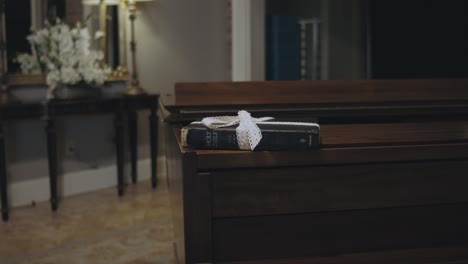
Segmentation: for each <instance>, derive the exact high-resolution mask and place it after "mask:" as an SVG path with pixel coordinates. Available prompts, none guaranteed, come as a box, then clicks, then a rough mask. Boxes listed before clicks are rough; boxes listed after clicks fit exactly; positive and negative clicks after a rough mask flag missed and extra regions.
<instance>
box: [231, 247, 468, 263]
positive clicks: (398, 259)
mask: <svg viewBox="0 0 468 264" xmlns="http://www.w3.org/2000/svg"><path fill="white" fill-rule="evenodd" d="M285 263H288V264H376V263H379V264H402V263H408V264H410V263H411V264H464V263H468V246H466V245H465V246H455V247H445V248H418V249H407V250H389V251H383V252H371V253H356V254H346V255H340V256H328V257H310V258H294V259H276V260H274V259H268V260H258V261H233V262H224V264H285Z"/></svg>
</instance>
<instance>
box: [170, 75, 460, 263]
mask: <svg viewBox="0 0 468 264" xmlns="http://www.w3.org/2000/svg"><path fill="white" fill-rule="evenodd" d="M161 105H162V107H163V109H162V110H163V112H164V118H165V121H166V138H167V140H166V141H167V146H166V157H167V165H168V184H169V191H170V197H171V206H172V209H173V219H174V228H175V250H176V255H177V259H178V262H179V263H334V264H337V263H438V264H439V263H468V80H465V79H456V80H453V79H452V80H397V81H396V80H392V81H386V80H368V81H282V82H219V83H179V84H177V85H176V87H175V95H174V96H166V97H164V98H162V104H161ZM238 110H247V111H249V112H251V113H252V116H254V117H261V116H274V117H278V118H289V119H291V120H308V119H311V118H317V120H318V122H319V123H320V125H321V147H320V148H319V149H316V150H312V151H302V152H301V151H296V152H294V151H281V152H280V151H277V152H274V151H253V152H250V151H223V150H196V149H191V148H184V147H182V146H181V145H180V127H181V126H182V125H184V124H187V123H188V122H190V121H193V120H196V119H200V118H202V117H206V116H213V115H235V114H236V112H237V111H238Z"/></svg>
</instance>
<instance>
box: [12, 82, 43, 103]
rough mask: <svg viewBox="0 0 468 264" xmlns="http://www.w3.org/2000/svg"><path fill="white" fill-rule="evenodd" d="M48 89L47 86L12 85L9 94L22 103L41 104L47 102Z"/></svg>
mask: <svg viewBox="0 0 468 264" xmlns="http://www.w3.org/2000/svg"><path fill="white" fill-rule="evenodd" d="M48 88H49V87H48V86H47V85H46V84H25V85H11V86H10V87H8V94H9V95H10V96H11V97H12V98H13V99H14V100H16V101H18V102H21V103H40V102H44V101H45V100H46V94H47V89H48Z"/></svg>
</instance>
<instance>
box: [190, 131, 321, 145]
mask: <svg viewBox="0 0 468 264" xmlns="http://www.w3.org/2000/svg"><path fill="white" fill-rule="evenodd" d="M185 137H186V138H185V140H184V142H186V145H188V146H191V147H194V148H199V149H239V146H238V144H237V135H236V131H235V130H216V129H215V130H213V129H199V128H197V129H193V128H192V129H189V130H188V131H186V133H185ZM318 137H319V135H318V134H317V133H308V132H300V131H293V132H282V131H262V140H261V141H260V143H259V144H258V146H257V147H256V148H255V150H307V149H311V148H317V147H318V145H319V138H318Z"/></svg>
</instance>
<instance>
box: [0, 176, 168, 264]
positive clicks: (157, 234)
mask: <svg viewBox="0 0 468 264" xmlns="http://www.w3.org/2000/svg"><path fill="white" fill-rule="evenodd" d="M172 234H173V229H172V223H171V218H170V208H169V197H168V193H167V187H166V183H165V181H162V180H161V181H160V183H159V186H158V187H157V189H156V190H154V191H153V190H151V187H150V183H149V182H148V181H144V182H140V183H138V184H136V185H128V186H127V188H126V193H125V195H124V196H123V197H118V196H117V191H116V189H115V188H110V189H106V190H101V191H97V192H92V193H87V194H82V195H77V196H73V197H66V198H65V199H62V200H61V202H60V204H59V209H58V211H57V212H55V213H54V212H52V211H51V210H50V207H49V203H39V204H37V205H35V206H28V207H21V208H13V209H12V210H11V212H10V221H9V222H8V223H0V263H1V264H3V263H5V264H6V263H8V264H17V263H18V264H19V263H43V264H46V263H47V264H51V263H71V264H72V263H142V264H143V263H145V264H146V263H174V256H173V242H172V240H173V239H172Z"/></svg>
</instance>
